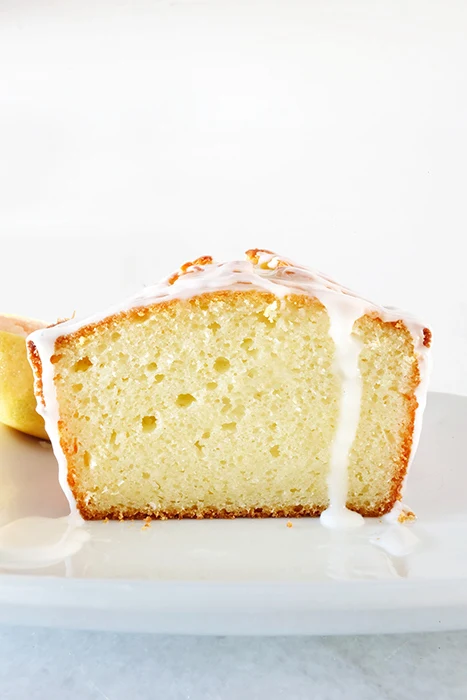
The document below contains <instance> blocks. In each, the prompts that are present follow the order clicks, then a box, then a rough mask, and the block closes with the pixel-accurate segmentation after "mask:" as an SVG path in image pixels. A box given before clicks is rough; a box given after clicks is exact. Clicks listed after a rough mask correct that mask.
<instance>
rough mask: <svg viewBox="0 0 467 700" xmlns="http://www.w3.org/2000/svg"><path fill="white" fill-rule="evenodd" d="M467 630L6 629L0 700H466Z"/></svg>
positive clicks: (0, 633)
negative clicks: (239, 633)
mask: <svg viewBox="0 0 467 700" xmlns="http://www.w3.org/2000/svg"><path fill="white" fill-rule="evenodd" d="M466 655H467V632H452V633H433V634H419V635H416V634H411V635H387V636H367V637H316V638H314V637H269V638H268V637H263V638H261V637H252V638H246V637H229V638H227V637H168V636H152V635H143V634H138V635H135V634H110V633H100V632H76V631H73V632H72V631H67V630H49V629H41V628H20V627H18V628H13V627H0V660H1V661H0V698H2V700H25V698H28V700H55V699H60V700H61V699H62V698H66V700H75V698H76V699H78V698H79V699H80V700H102V699H104V700H128V698H137V697H144V698H145V699H146V700H153V699H157V698H164V700H198V699H200V700H201V698H202V699H203V700H237V699H238V698H243V697H248V699H249V700H256V699H257V700H265V699H267V700H274V699H275V698H293V700H301V699H302V698H303V699H304V700H305V699H306V700H309V699H310V698H313V700H341V699H342V700H343V699H344V698H345V699H346V700H352V699H353V698H358V700H406V699H407V700H409V699H410V700H414V699H415V698H422V697H423V699H424V700H430V699H431V698H433V700H461V699H462V700H465V698H466V697H467V666H466V664H465V659H466Z"/></svg>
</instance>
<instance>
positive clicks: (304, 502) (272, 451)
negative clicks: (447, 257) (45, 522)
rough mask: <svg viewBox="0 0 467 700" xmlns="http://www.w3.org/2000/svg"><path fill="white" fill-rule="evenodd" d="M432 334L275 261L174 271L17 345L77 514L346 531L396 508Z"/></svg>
mask: <svg viewBox="0 0 467 700" xmlns="http://www.w3.org/2000/svg"><path fill="white" fill-rule="evenodd" d="M430 340H431V333H430V331H429V330H428V328H426V327H425V326H424V324H420V323H418V322H417V321H415V320H414V319H413V318H411V317H410V316H408V315H407V314H405V313H402V312H400V311H397V310H394V309H392V308H391V309H390V308H383V307H380V306H376V305H375V304H372V303H370V302H368V301H366V300H364V299H362V298H360V297H358V296H357V295H355V294H354V293H353V292H351V291H350V290H348V289H346V288H344V287H341V286H340V285H338V284H336V283H335V282H333V281H332V280H331V279H329V278H328V277H326V276H324V275H323V274H321V273H318V272H316V271H314V270H310V269H307V268H305V267H302V266H301V265H297V264H295V263H293V262H291V261H289V260H287V259H284V258H282V257H280V256H277V255H275V254H274V253H272V252H270V251H262V250H258V249H254V250H249V251H247V253H246V259H245V260H243V261H234V262H227V263H215V262H214V261H213V260H212V259H211V258H210V257H203V258H199V259H197V260H195V261H194V262H190V263H186V264H185V265H183V266H182V267H181V268H180V270H179V271H178V272H176V273H175V274H173V275H172V276H171V277H169V278H167V279H166V280H164V281H163V282H161V283H160V284H158V285H156V286H153V287H148V288H146V289H145V290H144V291H143V293H142V294H140V295H137V296H135V297H133V298H132V299H130V300H129V301H127V302H126V303H124V304H122V305H120V306H118V307H115V308H112V309H110V310H108V311H106V312H104V313H101V314H98V315H96V316H93V317H91V318H87V319H85V320H82V321H77V320H76V319H72V320H69V321H66V322H64V323H60V324H57V325H55V326H53V327H50V328H47V329H44V330H38V331H36V332H34V333H32V334H31V335H30V336H29V338H28V351H29V358H30V362H31V365H32V368H33V372H34V376H35V392H36V396H37V399H38V412H39V413H40V414H41V415H42V416H43V417H44V420H45V425H46V429H47V431H48V434H49V436H50V439H51V441H52V445H53V448H54V452H55V455H56V457H57V460H58V463H59V477H60V483H61V485H62V487H63V489H64V491H65V492H66V494H67V496H68V497H69V499H70V503H71V504H72V507H75V505H76V507H77V509H78V511H79V513H80V514H81V515H82V516H83V518H85V519H91V520H92V519H103V518H113V519H126V518H146V517H150V518H163V519H165V518H234V517H287V518H289V517H295V516H318V515H320V514H323V520H324V521H325V524H329V525H335V524H337V525H338V524H344V523H346V524H347V523H348V524H349V525H351V524H358V523H359V522H360V521H361V517H360V516H380V515H383V514H385V513H388V512H389V511H390V510H391V509H392V508H393V507H394V506H395V505H397V504H398V503H399V502H400V499H401V494H402V489H403V484H404V480H405V477H406V474H407V470H408V466H409V463H410V461H411V457H412V456H413V454H414V451H415V449H416V444H417V440H418V436H419V433H420V428H421V420H422V413H423V409H424V405H425V398H426V377H427V366H428V359H429V358H428V348H429V346H430Z"/></svg>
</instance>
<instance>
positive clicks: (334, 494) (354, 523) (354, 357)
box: [321, 296, 363, 528]
mask: <svg viewBox="0 0 467 700" xmlns="http://www.w3.org/2000/svg"><path fill="white" fill-rule="evenodd" d="M325 306H326V309H327V312H328V314H329V318H330V321H331V325H330V329H329V332H330V335H331V338H332V339H333V341H334V344H335V355H334V371H335V372H336V374H337V376H339V377H340V380H341V387H342V388H341V397H340V405H339V414H338V415H339V418H338V424H337V429H336V433H335V436H334V442H333V445H332V450H331V460H330V465H329V477H328V492H329V504H330V505H329V507H328V508H327V509H326V510H325V511H324V512H323V513H322V514H321V522H322V524H323V525H325V526H326V527H332V528H340V527H358V526H359V525H363V518H362V516H361V515H359V514H358V513H354V512H353V511H350V510H348V508H347V506H346V504H347V492H348V481H349V479H348V462H349V453H350V450H351V448H352V445H353V441H354V439H355V436H356V434H357V428H358V422H359V419H360V403H361V399H362V380H361V376H360V369H359V365H358V359H359V356H360V350H361V345H360V343H359V342H358V341H357V339H356V338H355V337H354V336H353V335H352V329H353V326H354V323H355V321H356V320H357V318H356V316H355V309H353V308H352V306H342V305H341V304H339V303H336V298H335V296H334V297H332V298H330V299H328V300H327V301H326V304H325ZM343 417H344V419H342V418H343Z"/></svg>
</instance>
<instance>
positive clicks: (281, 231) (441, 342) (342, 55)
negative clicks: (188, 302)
mask: <svg viewBox="0 0 467 700" xmlns="http://www.w3.org/2000/svg"><path fill="white" fill-rule="evenodd" d="M466 36H467V3H466V2H465V0H459V1H456V0H449V2H441V1H439V2H434V1H432V0H408V1H407V2H405V1H404V2H403V1H402V0H401V1H397V0H394V1H392V2H389V1H388V2H377V1H376V2H371V1H370V0H367V1H362V0H360V1H359V0H353V1H352V2H344V1H343V0H342V1H340V0H310V1H307V0H270V1H269V2H266V1H264V2H262V1H261V0H243V1H242V0H237V1H236V2H234V1H233V0H218V1H217V2H213V1H212V0H204V1H202V0H199V1H196V0H175V1H172V2H167V1H162V0H161V1H158V2H157V1H155V0H154V1H153V2H149V0H146V1H145V0H139V1H135V2H131V3H129V2H124V1H123V0H108V1H107V0H106V1H101V2H94V1H92V2H91V0H82V2H70V1H68V2H66V1H65V2H58V0H57V1H52V0H48V1H47V2H46V1H45V0H38V1H36V2H32V0H31V1H30V2H25V1H24V0H2V1H1V2H0V237H1V243H2V245H1V253H0V255H1V274H0V309H1V310H4V311H9V312H17V313H22V314H25V315H31V316H38V317H44V318H46V319H49V320H54V319H55V318H56V317H57V316H63V315H68V314H70V313H71V312H72V311H74V310H76V311H77V313H78V315H82V314H85V313H88V312H91V311H93V310H97V309H98V308H100V307H105V306H106V305H107V304H108V303H111V302H114V301H118V300H119V299H120V298H121V297H122V296H126V295H127V294H129V293H132V292H135V291H137V290H138V289H139V287H140V286H141V285H143V284H147V283H150V282H153V281H156V280H157V279H158V278H159V277H161V276H165V275H166V274H168V273H169V272H170V271H172V269H174V268H177V267H178V266H179V264H180V263H182V262H184V261H185V260H188V259H191V258H192V257H193V256H198V255H200V254H213V255H214V256H215V257H217V258H218V259H222V258H224V259H225V258H229V257H238V256H242V255H243V251H244V250H245V249H246V248H248V247H255V246H263V247H266V248H271V249H273V250H276V251H278V252H279V253H283V254H284V255H286V256H289V257H294V258H296V259H298V260H299V261H301V262H303V263H307V264H310V265H311V266H314V267H318V268H320V269H322V270H324V271H326V272H328V273H329V274H331V275H332V276H333V277H335V278H337V279H338V280H340V281H341V282H343V283H344V284H346V285H348V286H351V287H353V288H355V289H356V290H357V291H360V292H361V293H362V294H363V295H365V296H368V297H370V298H373V299H374V300H375V301H377V302H382V303H387V304H390V305H396V306H402V307H406V308H408V309H409V310H411V311H413V312H415V313H417V314H418V315H419V316H420V317H421V318H422V319H423V320H424V321H425V322H427V323H429V324H431V326H432V327H433V330H434V338H435V343H434V349H435V369H434V374H433V381H432V388H433V389H436V390H445V391H452V392H456V393H465V394H467V359H466V358H467V285H466V282H465V272H464V271H465V257H464V253H463V248H464V246H465V244H464V238H465V235H466V231H467V213H466V201H465V200H466V185H467V178H466V163H467V131H466V130H467V126H466V125H467V98H466V94H467V88H466V86H467V78H466V75H467V71H466V68H467V41H466Z"/></svg>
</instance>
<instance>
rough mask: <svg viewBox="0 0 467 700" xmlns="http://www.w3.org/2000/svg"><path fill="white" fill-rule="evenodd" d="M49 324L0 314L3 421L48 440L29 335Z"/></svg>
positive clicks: (0, 369) (1, 418)
mask: <svg viewBox="0 0 467 700" xmlns="http://www.w3.org/2000/svg"><path fill="white" fill-rule="evenodd" d="M46 325H47V324H46V323H43V322H42V321H36V320H34V319H31V318H22V317H21V316H11V315H9V314H0V422H1V423H5V425H9V426H10V427H11V428H16V430H21V432H23V433H28V434H29V435H34V436H35V437H38V438H43V439H45V440H48V439H49V438H48V435H47V433H46V431H45V427H44V421H43V419H42V418H41V416H40V415H39V414H38V413H37V412H36V397H35V395H34V381H33V376H32V370H31V367H30V365H29V362H28V357H27V352H26V337H27V336H28V335H29V333H32V332H33V331H35V330H38V329H39V328H45V326H46Z"/></svg>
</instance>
